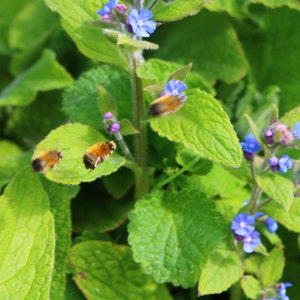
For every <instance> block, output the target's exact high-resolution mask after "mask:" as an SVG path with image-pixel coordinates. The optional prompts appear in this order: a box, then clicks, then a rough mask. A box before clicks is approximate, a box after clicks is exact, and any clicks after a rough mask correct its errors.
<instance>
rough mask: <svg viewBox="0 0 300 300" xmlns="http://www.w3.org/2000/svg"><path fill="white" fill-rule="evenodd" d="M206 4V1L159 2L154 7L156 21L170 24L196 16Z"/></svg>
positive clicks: (178, 0) (179, 0) (180, 0)
mask: <svg viewBox="0 0 300 300" xmlns="http://www.w3.org/2000/svg"><path fill="white" fill-rule="evenodd" d="M206 2H207V1H206V0H198V1H194V0H177V1H165V2H164V1H158V2H157V3H156V4H155V6H154V7H153V14H154V19H155V20H157V21H165V22H170V21H176V20H180V19H182V18H184V17H187V16H192V15H196V14H197V13H198V12H199V11H200V9H201V8H203V6H204V5H205V4H206Z"/></svg>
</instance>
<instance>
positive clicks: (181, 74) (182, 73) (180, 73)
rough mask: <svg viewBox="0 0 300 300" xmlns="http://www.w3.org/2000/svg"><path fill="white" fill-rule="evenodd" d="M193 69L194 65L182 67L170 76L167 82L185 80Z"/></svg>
mask: <svg viewBox="0 0 300 300" xmlns="http://www.w3.org/2000/svg"><path fill="white" fill-rule="evenodd" d="M191 68H192V63H189V64H187V65H186V66H183V67H181V68H180V69H178V70H176V71H175V72H173V74H171V75H170V77H169V78H168V80H167V81H170V80H173V79H174V80H182V81H183V80H185V78H186V77H187V75H188V73H189V72H190V70H191Z"/></svg>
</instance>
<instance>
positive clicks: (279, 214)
mask: <svg viewBox="0 0 300 300" xmlns="http://www.w3.org/2000/svg"><path fill="white" fill-rule="evenodd" d="M263 211H264V212H265V213H267V214H268V215H270V216H272V218H274V219H275V220H276V221H277V222H279V223H280V224H282V225H283V226H284V227H286V228H287V229H289V230H292V231H295V232H300V198H295V199H294V201H293V204H292V206H291V208H290V210H289V211H288V212H287V211H286V210H285V209H284V208H283V207H282V206H281V205H279V204H278V203H275V202H274V201H272V202H271V203H268V204H267V205H266V206H265V207H264V208H263Z"/></svg>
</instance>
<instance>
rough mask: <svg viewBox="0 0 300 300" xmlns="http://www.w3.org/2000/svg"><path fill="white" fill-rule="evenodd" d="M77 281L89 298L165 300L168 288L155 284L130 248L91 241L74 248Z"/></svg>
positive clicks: (167, 296)
mask: <svg viewBox="0 0 300 300" xmlns="http://www.w3.org/2000/svg"><path fill="white" fill-rule="evenodd" d="M70 264H71V265H72V273H73V274H74V280H75V282H76V284H77V285H78V287H79V288H80V290H81V291H82V292H83V293H84V295H85V296H86V297H87V298H88V299H115V300H122V299H128V300H136V299H145V300H151V299H166V300H171V297H170V295H169V293H168V291H167V289H166V287H165V286H162V285H158V284H156V283H155V282H154V281H153V280H152V279H151V278H150V277H149V276H147V275H145V274H144V273H143V272H142V271H141V268H140V267H139V266H138V265H137V264H136V263H135V262H134V261H133V259H132V253H131V251H130V248H129V247H127V246H121V245H112V244H111V243H109V242H98V241H90V242H83V243H80V244H77V245H75V246H74V247H73V248H72V249H71V253H70Z"/></svg>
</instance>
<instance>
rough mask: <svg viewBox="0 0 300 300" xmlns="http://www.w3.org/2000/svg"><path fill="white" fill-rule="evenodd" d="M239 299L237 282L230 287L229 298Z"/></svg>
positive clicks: (232, 299) (239, 293)
mask: <svg viewBox="0 0 300 300" xmlns="http://www.w3.org/2000/svg"><path fill="white" fill-rule="evenodd" d="M240 299H241V288H240V286H239V284H238V283H236V284H234V285H233V286H232V287H231V288H230V300H240Z"/></svg>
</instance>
